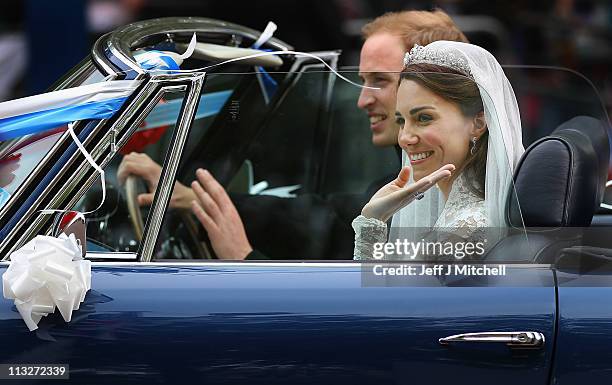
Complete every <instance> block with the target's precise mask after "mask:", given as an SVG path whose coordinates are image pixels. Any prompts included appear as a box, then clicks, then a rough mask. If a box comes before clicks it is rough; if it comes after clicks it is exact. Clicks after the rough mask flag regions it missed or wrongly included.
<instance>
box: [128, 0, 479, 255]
mask: <svg viewBox="0 0 612 385" xmlns="http://www.w3.org/2000/svg"><path fill="white" fill-rule="evenodd" d="M362 35H363V38H364V44H363V47H362V49H361V55H360V63H359V76H360V77H361V79H362V81H363V84H364V85H365V86H370V87H376V88H378V89H377V90H371V89H365V88H364V89H362V91H361V94H360V96H359V100H358V102H357V105H358V107H359V108H361V109H363V110H364V111H365V112H367V115H368V118H369V120H370V130H371V132H372V143H373V144H374V145H375V146H377V147H390V146H395V147H397V136H398V132H399V126H398V125H397V124H396V122H395V104H396V97H397V85H398V81H399V72H400V71H401V70H402V67H403V59H404V54H405V53H406V52H407V51H409V50H410V49H411V48H412V47H413V46H414V44H419V45H427V44H429V43H431V42H433V41H436V40H455V41H463V42H467V39H466V37H465V36H464V35H463V33H462V32H461V31H460V30H459V29H458V28H457V26H456V25H455V24H454V23H453V21H452V20H451V18H450V17H449V16H448V15H447V14H446V13H444V12H442V11H440V10H435V11H431V12H430V11H404V12H393V13H387V14H385V15H383V16H380V17H378V18H376V19H375V20H373V21H372V22H370V23H368V24H367V25H366V26H365V27H364V28H363V30H362ZM398 151H399V150H398ZM146 158H147V156H146V155H144V154H129V155H127V156H126V157H125V158H124V160H123V161H122V163H121V165H120V167H119V170H118V178H119V180H120V181H123V180H125V178H126V177H127V175H129V174H136V175H139V176H141V177H142V178H143V179H145V180H146V181H147V184H148V185H149V186H156V185H157V180H158V179H159V173H160V172H161V168H160V167H159V165H157V164H155V163H154V162H153V161H151V160H150V159H149V160H147V159H146ZM196 176H197V180H198V182H193V183H192V185H191V187H192V188H191V189H190V188H188V187H186V186H184V185H182V184H180V183H178V182H177V183H176V185H175V189H174V192H173V196H172V199H171V202H170V205H171V206H173V207H183V208H184V207H191V209H192V211H193V212H194V214H195V215H196V217H197V218H198V219H199V221H200V222H201V223H202V225H203V226H204V227H205V229H206V231H207V233H208V237H209V239H210V241H211V244H212V246H213V248H214V249H215V253H216V254H217V256H218V257H219V258H220V259H245V258H246V259H267V258H266V256H264V255H263V254H261V253H259V252H257V251H254V250H253V248H252V247H251V245H250V243H249V240H248V238H247V236H246V232H245V230H244V225H243V223H242V220H241V218H240V215H239V213H238V211H237V210H236V208H235V206H234V204H233V203H232V201H231V199H230V198H229V196H228V195H227V193H226V192H225V190H224V189H223V188H222V187H221V186H220V185H219V184H218V183H217V181H216V180H215V179H214V177H213V176H212V175H211V174H210V173H208V172H207V171H204V170H198V171H197V172H196ZM394 177H395V175H392V176H391V175H390V176H389V177H385V178H383V179H381V180H380V181H377V182H375V183H373V184H372V185H371V186H370V187H369V188H368V190H367V191H366V192H365V193H363V194H355V197H356V199H355V201H359V202H362V201H363V203H365V202H367V201H368V200H369V198H370V197H371V196H372V195H373V193H374V192H376V191H377V190H378V189H379V188H380V187H382V186H383V185H384V184H385V183H387V182H389V181H390V180H392V179H393V178H394ZM138 200H139V204H141V205H146V204H151V201H152V200H153V193H149V194H141V196H139V197H138ZM329 209H331V210H333V207H330V208H329ZM359 210H361V207H359ZM358 214H359V212H356V213H355V215H354V216H353V217H355V216H357V215H358ZM351 219H352V218H351ZM346 228H347V231H348V232H349V235H350V238H351V239H352V236H353V235H352V234H353V233H352V229H351V228H350V223H349V224H347V226H346ZM351 249H352V242H351ZM348 257H350V255H349V256H347V258H348Z"/></svg>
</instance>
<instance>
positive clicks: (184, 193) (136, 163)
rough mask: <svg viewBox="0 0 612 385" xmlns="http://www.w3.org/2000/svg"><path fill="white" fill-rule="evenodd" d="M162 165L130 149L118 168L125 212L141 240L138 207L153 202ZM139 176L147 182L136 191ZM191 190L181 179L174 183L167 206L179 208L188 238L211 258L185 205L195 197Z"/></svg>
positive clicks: (141, 230)
mask: <svg viewBox="0 0 612 385" xmlns="http://www.w3.org/2000/svg"><path fill="white" fill-rule="evenodd" d="M161 170H162V169H161V166H160V165H159V164H157V163H156V162H155V161H154V160H153V159H151V158H150V157H149V156H148V155H147V154H140V153H135V152H132V153H130V154H128V155H126V156H124V157H123V160H122V161H121V164H120V165H119V168H118V169H117V179H118V180H119V183H120V184H123V185H124V188H125V196H126V203H127V208H128V212H129V214H130V220H131V222H132V227H133V228H134V232H135V234H136V239H137V240H138V241H142V238H143V232H144V221H143V219H142V214H141V211H140V207H142V206H150V205H151V204H152V203H153V197H154V196H155V190H156V189H157V185H158V183H159V179H160V177H161ZM139 178H142V179H143V180H144V181H145V182H146V184H147V189H148V192H147V193H141V194H139V193H138V179H139ZM194 196H195V195H194V194H193V190H191V189H190V188H189V187H187V186H185V185H183V184H182V183H180V182H176V183H175V184H174V191H173V192H172V197H171V198H170V204H169V205H170V207H172V208H175V209H179V216H180V217H181V220H182V222H183V223H184V224H185V226H186V228H187V232H188V234H189V238H190V240H191V242H192V243H193V245H194V247H195V250H196V254H197V255H198V256H200V257H202V258H208V259H210V258H212V255H211V253H210V251H208V249H207V248H206V247H205V246H204V245H202V244H201V242H200V240H199V238H198V229H197V226H196V224H195V221H194V220H193V218H192V217H191V214H190V213H189V211H188V209H189V208H190V207H191V206H190V202H191V201H192V200H193V199H194V198H193V197H194Z"/></svg>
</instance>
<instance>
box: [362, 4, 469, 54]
mask: <svg viewBox="0 0 612 385" xmlns="http://www.w3.org/2000/svg"><path fill="white" fill-rule="evenodd" d="M383 32H386V33H390V34H392V35H396V36H399V37H401V38H402V41H403V42H404V49H405V50H406V51H409V50H410V49H411V48H412V47H413V46H414V45H415V44H418V45H422V46H425V45H427V44H429V43H432V42H434V41H438V40H451V41H462V42H464V43H469V41H468V39H467V38H466V37H465V35H464V34H463V32H461V31H460V30H459V28H458V27H457V25H455V23H454V22H453V20H452V19H451V18H450V16H448V15H447V14H446V13H445V12H444V11H442V10H440V9H435V10H433V11H403V12H389V13H385V14H384V15H382V16H379V17H377V18H376V19H374V20H372V21H371V22H369V23H368V24H366V25H365V26H364V27H363V28H362V30H361V35H362V37H363V39H364V40H366V39H368V38H369V37H370V36H373V35H375V34H377V33H383Z"/></svg>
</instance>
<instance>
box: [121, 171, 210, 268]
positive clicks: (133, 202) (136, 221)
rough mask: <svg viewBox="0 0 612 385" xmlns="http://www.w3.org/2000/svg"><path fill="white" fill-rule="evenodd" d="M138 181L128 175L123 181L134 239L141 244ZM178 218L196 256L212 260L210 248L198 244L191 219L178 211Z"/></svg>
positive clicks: (141, 220)
mask: <svg viewBox="0 0 612 385" xmlns="http://www.w3.org/2000/svg"><path fill="white" fill-rule="evenodd" d="M139 181H140V178H139V177H138V176H136V175H129V176H128V177H127V178H126V180H125V186H124V188H125V200H126V204H127V208H128V213H129V215H130V221H131V223H132V227H133V228H134V233H135V234H136V239H138V242H142V238H143V234H144V221H143V219H142V212H141V211H140V206H139V205H138V194H139V187H138V186H139ZM179 217H180V219H181V221H182V223H183V224H184V225H185V227H186V228H187V233H188V234H189V241H191V244H192V245H194V247H195V251H196V253H197V255H200V256H202V258H205V259H212V258H213V256H212V253H211V252H210V248H209V247H208V246H207V245H206V244H205V243H202V242H200V240H199V238H198V225H197V224H196V222H195V221H194V219H193V217H192V216H191V215H190V214H189V212H188V211H186V210H180V211H179Z"/></svg>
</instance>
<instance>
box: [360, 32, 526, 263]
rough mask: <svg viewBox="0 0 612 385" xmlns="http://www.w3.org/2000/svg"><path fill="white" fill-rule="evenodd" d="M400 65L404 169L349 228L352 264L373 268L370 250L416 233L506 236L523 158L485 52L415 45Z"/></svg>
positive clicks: (510, 109) (510, 104) (502, 84)
mask: <svg viewBox="0 0 612 385" xmlns="http://www.w3.org/2000/svg"><path fill="white" fill-rule="evenodd" d="M404 65H405V66H404V70H403V71H402V73H401V77H400V84H399V88H398V93H397V113H396V118H397V121H398V123H399V125H400V133H399V137H398V143H399V145H400V146H401V147H402V149H403V150H404V151H403V158H404V164H406V166H404V167H403V168H402V170H401V171H400V173H399V175H398V177H397V178H396V179H395V180H394V181H392V182H390V183H389V184H387V185H386V186H384V187H382V188H381V189H380V190H379V191H378V192H377V193H376V194H374V196H373V197H372V198H371V200H370V201H369V202H368V203H367V204H366V205H365V206H364V207H363V210H362V212H361V215H360V216H358V217H357V218H355V220H354V221H353V229H354V230H355V252H354V259H358V260H361V259H371V258H373V256H374V257H376V258H377V259H379V258H380V257H381V254H380V253H374V251H375V249H377V250H379V248H378V247H377V246H380V245H382V244H383V243H384V242H387V241H389V242H394V241H398V240H399V241H403V240H406V241H408V242H418V241H420V240H421V236H422V235H423V232H425V233H427V232H428V231H429V234H431V231H436V232H439V233H446V234H452V235H453V237H454V238H453V239H462V240H468V239H470V240H474V239H481V240H482V238H483V234H484V229H485V228H496V229H499V228H503V227H506V223H505V219H504V207H505V204H506V199H507V197H508V193H509V192H510V191H511V187H512V173H513V171H514V167H515V166H516V164H517V163H518V161H519V159H520V156H521V154H522V153H523V151H524V149H523V145H522V142H521V124H520V116H519V110H518V105H517V102H516V98H515V96H514V92H513V90H512V87H511V86H510V82H509V81H508V79H507V78H506V76H505V74H504V72H503V70H502V68H501V66H500V65H499V63H497V61H496V60H495V58H494V57H493V56H492V55H491V54H490V53H489V52H488V51H486V50H484V49H483V48H480V47H478V46H475V45H471V44H466V43H459V42H450V41H436V42H434V43H431V44H429V45H427V46H425V47H421V46H418V45H417V46H415V47H414V48H413V49H412V50H411V51H410V52H409V53H407V54H406V56H405V59H404ZM391 217H392V219H391V228H390V230H389V235H387V232H388V231H387V230H388V229H387V223H386V222H387V221H388V220H389V219H390V218H391ZM400 254H401V253H399V254H396V255H394V256H393V255H389V254H384V256H383V257H382V258H387V259H396V258H398V255H400ZM414 257H415V256H414V255H412V257H411V258H414ZM399 258H400V259H403V258H406V255H401V256H399Z"/></svg>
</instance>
